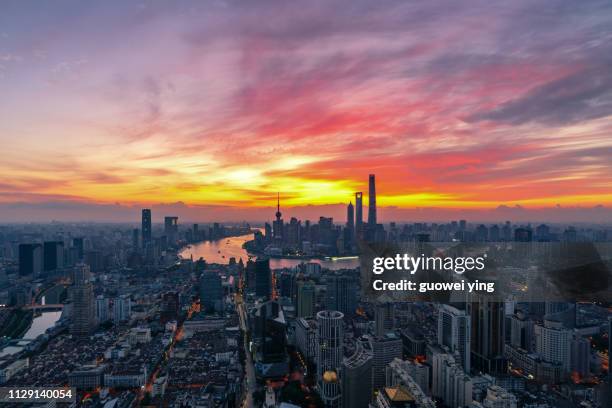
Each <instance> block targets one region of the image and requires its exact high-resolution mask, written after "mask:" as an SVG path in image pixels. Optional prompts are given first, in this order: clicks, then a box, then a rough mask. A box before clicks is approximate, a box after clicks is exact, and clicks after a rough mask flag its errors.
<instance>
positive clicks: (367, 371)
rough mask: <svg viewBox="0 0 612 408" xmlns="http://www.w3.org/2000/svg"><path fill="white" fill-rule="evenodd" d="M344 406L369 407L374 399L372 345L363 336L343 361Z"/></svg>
mask: <svg viewBox="0 0 612 408" xmlns="http://www.w3.org/2000/svg"><path fill="white" fill-rule="evenodd" d="M341 381H342V407H343V408H368V405H369V403H370V401H371V400H372V345H371V344H370V342H369V339H367V338H365V337H362V338H360V339H358V340H357V342H356V343H355V353H353V355H352V356H350V357H348V358H345V359H344V361H343V362H342V379H341Z"/></svg>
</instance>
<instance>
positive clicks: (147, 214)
mask: <svg viewBox="0 0 612 408" xmlns="http://www.w3.org/2000/svg"><path fill="white" fill-rule="evenodd" d="M141 229H142V247H143V248H146V247H147V245H148V244H150V243H151V210H150V209H148V208H143V209H142V227H141Z"/></svg>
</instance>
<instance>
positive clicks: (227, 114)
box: [0, 0, 612, 222]
mask: <svg viewBox="0 0 612 408" xmlns="http://www.w3.org/2000/svg"><path fill="white" fill-rule="evenodd" d="M611 134H612V3H610V2H609V1H585V2H576V1H558V0H546V1H543V0H516V1H512V2H502V1H490V0H489V1H470V2H457V1H451V0H449V1H435V2H432V1H410V2H407V1H403V0H401V1H380V2H372V1H365V0H363V1H362V0H345V1H329V0H325V1H317V0H314V1H308V2H300V3H297V2H287V1H267V0H263V1H257V2H244V1H206V2H201V1H194V2H190V1H180V2H169V1H168V2H161V1H155V2H150V1H117V2H112V1H104V2H102V1H100V2H82V1H61V0H60V1H54V2H42V3H41V2H36V3H35V2H30V1H3V2H2V4H1V5H0V146H1V150H0V221H14V220H18V221H28V220H32V221H42V220H45V219H67V220H69V219H73V220H83V219H89V220H115V219H124V218H125V219H128V218H130V217H132V216H134V214H136V213H137V210H138V209H139V208H141V207H143V206H151V207H154V208H159V209H160V211H162V212H163V211H174V212H176V213H177V214H179V215H184V214H185V215H186V214H188V217H190V218H192V219H198V218H201V219H208V218H210V219H213V218H215V219H221V220H225V219H228V220H229V219H252V218H258V217H265V215H264V214H267V212H266V211H269V208H270V207H271V206H273V205H274V204H275V200H276V194H277V192H280V194H281V197H282V205H283V208H285V209H286V211H285V214H287V215H293V214H295V215H304V214H315V213H317V212H318V211H323V210H325V211H327V212H330V213H333V214H334V215H335V216H341V214H342V212H341V210H342V208H343V206H344V205H346V203H348V202H349V201H351V200H352V198H353V194H354V192H355V191H364V192H365V193H366V196H367V180H368V174H369V173H375V174H376V178H377V191H378V194H377V202H378V205H379V206H380V207H381V214H383V215H384V214H387V215H388V218H390V217H399V218H407V219H413V218H419V217H425V218H444V217H447V216H454V215H455V214H460V213H462V212H463V213H467V214H470V215H471V216H473V217H475V218H478V217H481V218H487V217H490V218H495V217H497V216H498V215H500V216H501V215H507V213H508V209H513V210H512V211H511V214H523V215H524V216H521V217H524V218H526V219H531V218H536V217H540V218H547V217H548V218H551V219H558V220H564V219H570V218H571V219H576V220H583V221H589V220H593V221H611V222H612V212H611V210H610V208H611V207H612V137H611ZM366 202H367V200H366ZM341 204H342V205H341ZM122 214H123V215H122ZM155 214H158V215H159V216H160V217H161V216H162V215H163V214H162V213H161V212H159V211H158V212H155ZM525 214H526V215H525ZM321 215H326V214H321ZM271 216H272V215H270V217H271ZM602 217H603V218H602ZM519 218H520V217H519Z"/></svg>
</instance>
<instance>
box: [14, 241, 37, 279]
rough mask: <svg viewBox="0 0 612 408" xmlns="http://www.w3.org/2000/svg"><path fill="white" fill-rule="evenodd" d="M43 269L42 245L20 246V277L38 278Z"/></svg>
mask: <svg viewBox="0 0 612 408" xmlns="http://www.w3.org/2000/svg"><path fill="white" fill-rule="evenodd" d="M42 267H43V249H42V245H41V244H19V275H21V276H23V275H34V276H38V275H40V273H41V272H42Z"/></svg>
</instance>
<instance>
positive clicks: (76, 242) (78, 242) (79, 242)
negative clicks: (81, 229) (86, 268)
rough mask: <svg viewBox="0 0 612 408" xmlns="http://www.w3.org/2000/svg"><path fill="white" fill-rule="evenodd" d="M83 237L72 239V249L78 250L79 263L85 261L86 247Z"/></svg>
mask: <svg viewBox="0 0 612 408" xmlns="http://www.w3.org/2000/svg"><path fill="white" fill-rule="evenodd" d="M83 241H84V239H83V237H77V238H73V239H72V247H73V248H76V250H77V257H78V260H79V261H82V260H83V256H84V255H85V245H84V242H83Z"/></svg>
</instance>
